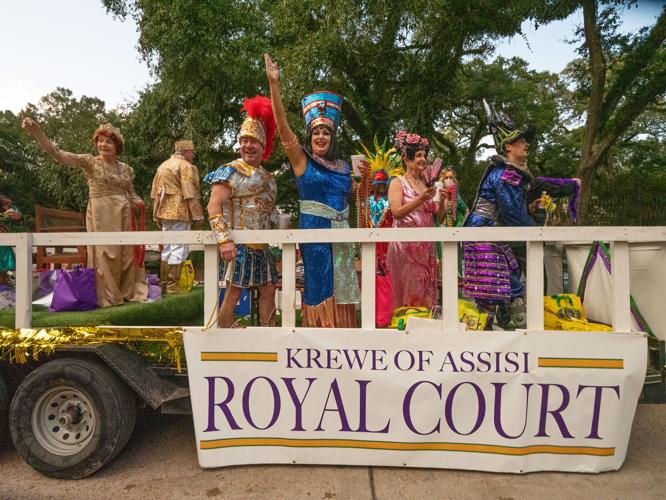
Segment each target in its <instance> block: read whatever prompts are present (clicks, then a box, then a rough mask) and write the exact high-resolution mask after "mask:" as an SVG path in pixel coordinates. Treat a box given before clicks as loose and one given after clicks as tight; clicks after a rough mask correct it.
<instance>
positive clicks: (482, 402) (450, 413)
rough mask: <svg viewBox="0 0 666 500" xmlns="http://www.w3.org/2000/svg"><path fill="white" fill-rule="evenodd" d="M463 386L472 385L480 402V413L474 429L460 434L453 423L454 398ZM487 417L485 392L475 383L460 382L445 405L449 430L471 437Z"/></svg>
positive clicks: (447, 398)
mask: <svg viewBox="0 0 666 500" xmlns="http://www.w3.org/2000/svg"><path fill="white" fill-rule="evenodd" d="M463 385H470V386H472V388H473V389H474V392H475V393H476V399H477V402H478V411H477V415H476V422H474V425H473V426H472V429H471V430H470V431H469V432H460V431H459V430H458V429H457V428H456V426H455V425H454V423H453V398H454V397H455V395H456V394H457V392H458V389H459V388H460V387H462V386H463ZM485 416H486V399H485V397H484V396H483V391H482V390H481V388H480V387H479V386H478V385H476V384H475V383H473V382H460V383H459V384H457V385H455V386H453V388H452V389H451V390H450V391H449V394H448V396H447V397H446V403H445V404H444V418H446V423H447V425H448V426H449V428H450V429H451V430H452V431H453V432H455V433H456V434H459V435H460V436H469V435H470V434H472V433H474V432H476V431H477V430H478V428H479V427H481V424H482V423H483V418H484V417H485Z"/></svg>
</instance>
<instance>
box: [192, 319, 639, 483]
mask: <svg viewBox="0 0 666 500" xmlns="http://www.w3.org/2000/svg"><path fill="white" fill-rule="evenodd" d="M185 349H186V356H187V365H188V376H189V382H190V391H191V397H192V409H193V414H194V425H195V430H196V439H197V451H198V457H199V463H200V465H201V466H202V467H219V466H227V465H238V464H257V463H298V464H347V465H388V466H409V467H438V468H456V469H476V470H486V471H502V472H529V471H538V470H561V471H579V472H593V471H604V470H614V469H618V468H619V467H620V466H621V465H622V463H623V461H624V458H625V456H626V451H627V445H628V441H629V433H630V430H631V424H632V421H633V417H634V412H635V410H636V404H637V401H638V396H639V394H640V391H641V387H642V383H643V380H644V376H645V368H646V339H645V336H644V335H643V334H609V333H579V332H577V333H567V332H559V333H554V332H529V333H519V332H485V333H481V332H457V333H442V332H436V333H435V332H430V333H410V334H405V333H404V332H402V333H396V332H395V331H390V330H383V331H382V330H377V331H360V330H359V331H335V332H332V331H321V330H320V331H316V330H309V331H308V330H305V331H301V332H298V333H292V331H291V330H287V329H284V330H281V329H263V330H261V331H260V330H257V329H247V330H240V331H236V330H234V331H229V330H226V331H222V330H217V331H215V330H212V331H211V330H209V331H207V332H201V331H200V330H196V329H191V330H187V331H186V333H185Z"/></svg>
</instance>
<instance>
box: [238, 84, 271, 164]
mask: <svg viewBox="0 0 666 500" xmlns="http://www.w3.org/2000/svg"><path fill="white" fill-rule="evenodd" d="M242 109H243V111H245V112H246V113H247V118H245V120H243V123H242V124H241V128H240V133H239V134H238V140H239V141H240V140H241V139H242V138H243V137H252V138H253V139H256V140H257V141H259V142H260V143H261V144H263V145H264V154H263V155H262V157H261V158H262V159H263V160H267V159H268V158H270V157H271V154H272V153H273V139H274V138H275V116H273V105H272V104H271V100H270V99H269V98H268V97H266V96H263V95H258V96H256V97H252V98H245V99H243V108H242Z"/></svg>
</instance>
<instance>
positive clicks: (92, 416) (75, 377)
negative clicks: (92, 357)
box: [9, 359, 136, 479]
mask: <svg viewBox="0 0 666 500" xmlns="http://www.w3.org/2000/svg"><path fill="white" fill-rule="evenodd" d="M135 422H136V402H135V400H134V394H133V393H132V392H131V391H130V389H129V388H128V387H127V386H126V385H125V383H124V382H122V381H121V380H120V379H119V378H118V376H116V374H114V373H113V371H111V369H109V368H108V367H107V366H105V365H102V364H100V363H95V362H92V361H87V360H82V359H57V360H54V361H51V362H49V363H47V364H45V365H42V366H41V367H39V368H37V369H36V370H35V371H33V372H32V373H31V374H30V375H28V376H27V377H26V378H25V379H24V380H23V382H22V383H21V385H20V386H19V388H18V389H17V391H16V394H15V395H14V399H13V400H12V404H11V408H10V410H9V428H10V433H11V437H12V441H13V442H14V446H15V447H16V450H17V451H18V453H19V454H20V455H21V457H22V458H23V459H24V460H25V461H26V462H27V463H28V464H29V465H30V466H32V467H33V468H34V469H36V470H37V471H39V472H41V473H42V474H44V475H46V476H50V477H55V478H60V479H79V478H82V477H86V476H89V475H90V474H92V473H94V472H95V471H97V470H98V469H100V468H102V467H103V466H104V465H106V464H107V463H108V462H109V461H111V459H113V458H114V457H115V456H116V455H117V454H118V453H120V451H121V450H122V449H123V448H124V447H125V445H126V444H127V442H128V441H129V438H130V437H131V435H132V431H133V430H134V424H135Z"/></svg>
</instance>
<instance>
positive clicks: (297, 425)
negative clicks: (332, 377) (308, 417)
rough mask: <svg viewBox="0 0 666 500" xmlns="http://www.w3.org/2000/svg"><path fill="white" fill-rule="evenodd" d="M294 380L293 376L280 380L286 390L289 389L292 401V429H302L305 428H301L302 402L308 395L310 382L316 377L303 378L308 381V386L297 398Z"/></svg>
mask: <svg viewBox="0 0 666 500" xmlns="http://www.w3.org/2000/svg"><path fill="white" fill-rule="evenodd" d="M294 380H295V379H293V378H286V377H282V381H283V382H284V385H286V386H287V391H289V396H290V397H291V401H292V403H294V428H293V429H292V431H304V430H305V429H304V428H303V402H304V401H305V398H306V397H308V392H310V387H312V383H313V382H314V381H315V380H317V379H316V378H306V379H305V380H307V381H308V388H307V389H306V390H305V394H303V398H302V399H299V398H298V395H297V394H296V389H295V388H294Z"/></svg>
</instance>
